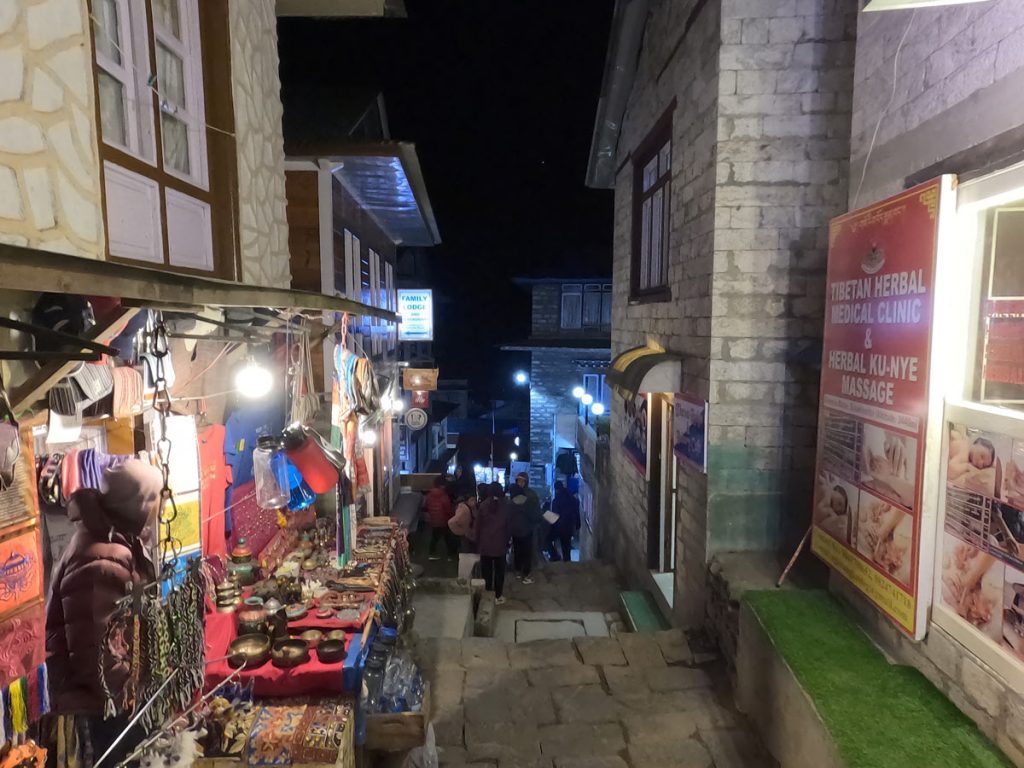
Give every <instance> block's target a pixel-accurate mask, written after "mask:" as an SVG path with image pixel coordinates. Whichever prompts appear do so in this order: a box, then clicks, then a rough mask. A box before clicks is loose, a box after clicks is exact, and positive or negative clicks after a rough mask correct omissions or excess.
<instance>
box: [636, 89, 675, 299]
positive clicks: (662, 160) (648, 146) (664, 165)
mask: <svg viewBox="0 0 1024 768" xmlns="http://www.w3.org/2000/svg"><path fill="white" fill-rule="evenodd" d="M671 115H672V109H671V108H670V109H669V111H668V112H666V114H665V116H664V117H663V118H662V119H661V120H659V121H658V124H657V125H656V126H655V128H654V130H653V131H652V132H651V134H650V136H648V137H647V139H646V140H645V141H644V142H643V144H641V146H640V147H639V148H638V149H637V151H636V152H635V153H634V157H635V161H634V162H635V165H634V167H633V259H632V264H631V281H630V282H631V295H632V297H633V298H634V299H641V300H642V299H650V300H667V299H669V298H671V296H670V294H669V288H668V262H669V231H670V222H669V219H670V211H671V207H672V206H671V197H672V195H671V191H672V181H671V178H672V121H671Z"/></svg>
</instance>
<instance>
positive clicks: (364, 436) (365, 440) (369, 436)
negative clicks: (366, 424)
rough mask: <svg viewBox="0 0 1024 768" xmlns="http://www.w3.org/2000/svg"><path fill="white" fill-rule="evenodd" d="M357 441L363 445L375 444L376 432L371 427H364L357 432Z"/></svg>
mask: <svg viewBox="0 0 1024 768" xmlns="http://www.w3.org/2000/svg"><path fill="white" fill-rule="evenodd" d="M359 442H361V443H362V444H363V445H376V444H377V433H376V432H374V431H373V430H372V429H364V430H363V431H362V432H360V433H359Z"/></svg>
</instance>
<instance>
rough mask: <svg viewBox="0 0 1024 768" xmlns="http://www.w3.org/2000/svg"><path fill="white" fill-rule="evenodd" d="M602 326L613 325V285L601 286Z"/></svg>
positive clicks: (609, 326)
mask: <svg viewBox="0 0 1024 768" xmlns="http://www.w3.org/2000/svg"><path fill="white" fill-rule="evenodd" d="M601 326H602V327H603V328H611V327H612V287H611V286H610V285H607V284H606V285H604V286H602V288H601Z"/></svg>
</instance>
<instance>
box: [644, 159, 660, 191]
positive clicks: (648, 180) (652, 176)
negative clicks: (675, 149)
mask: <svg viewBox="0 0 1024 768" xmlns="http://www.w3.org/2000/svg"><path fill="white" fill-rule="evenodd" d="M657 180H658V156H657V155H655V156H654V157H652V158H651V159H650V161H648V163H647V165H645V166H644V192H646V191H647V190H649V189H650V188H651V187H652V186H654V182H656V181H657Z"/></svg>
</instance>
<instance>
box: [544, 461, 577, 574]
mask: <svg viewBox="0 0 1024 768" xmlns="http://www.w3.org/2000/svg"><path fill="white" fill-rule="evenodd" d="M551 511H552V512H554V513H555V514H556V515H558V519H557V520H556V521H555V522H554V524H552V526H551V531H550V533H549V534H548V554H550V555H551V556H552V557H551V559H552V560H557V559H558V553H557V552H556V551H555V545H556V544H561V546H562V559H563V560H565V562H567V563H568V562H570V561H571V560H572V537H573V536H574V535H575V534H576V532H577V531H579V529H580V500H579V499H577V498H576V497H575V496H573V495H572V494H571V493H569V491H568V490H567V489H566V487H565V483H563V482H562V481H561V480H559V481H557V482H556V483H555V498H554V501H552V502H551Z"/></svg>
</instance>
